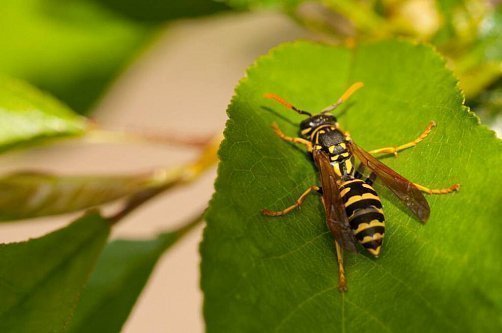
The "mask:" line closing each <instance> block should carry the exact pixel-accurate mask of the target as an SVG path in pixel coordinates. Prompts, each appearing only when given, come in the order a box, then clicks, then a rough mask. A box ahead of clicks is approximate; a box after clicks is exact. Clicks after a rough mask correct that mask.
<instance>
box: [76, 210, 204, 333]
mask: <svg viewBox="0 0 502 333" xmlns="http://www.w3.org/2000/svg"><path fill="white" fill-rule="evenodd" d="M201 221H202V216H199V217H197V218H196V219H194V220H193V221H191V222H190V223H188V224H186V225H184V226H183V227H182V228H180V229H178V230H175V231H172V232H166V233H162V234H159V236H158V237H157V238H154V239H149V240H125V239H119V240H115V241H113V242H111V243H109V244H108V245H107V246H106V248H105V250H104V251H103V253H102V254H101V257H100V258H99V261H98V264H97V266H96V270H95V271H94V272H93V274H92V276H91V278H90V280H89V283H88V284H87V286H86V287H85V290H84V292H83V293H82V298H81V301H80V303H79V305H78V307H77V310H76V312H75V315H74V318H73V320H72V323H71V325H70V328H69V332H74V333H77V332H82V333H85V332H93V333H99V332H103V333H110V332H120V331H121V329H122V326H123V325H124V323H125V322H126V320H127V318H128V316H129V314H130V313H131V311H132V309H133V306H134V304H135V303H136V301H137V300H138V297H139V295H140V293H141V292H142V290H143V288H144V287H145V285H146V283H147V281H148V279H149V278H150V275H151V273H152V271H153V269H154V267H155V265H156V264H157V261H158V260H159V258H160V257H161V256H162V254H164V253H165V252H166V251H167V250H168V249H169V248H170V247H171V246H172V245H174V243H175V242H176V241H177V240H179V239H180V238H181V237H183V236H184V235H185V234H186V233H187V232H188V231H190V230H191V229H192V228H193V227H194V226H196V225H198V224H199V223H200V222H201Z"/></svg>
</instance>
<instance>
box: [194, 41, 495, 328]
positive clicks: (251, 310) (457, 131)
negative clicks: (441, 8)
mask: <svg viewBox="0 0 502 333" xmlns="http://www.w3.org/2000/svg"><path fill="white" fill-rule="evenodd" d="M356 81H362V82H364V84H365V87H364V88H363V89H361V90H359V91H358V92H357V93H356V94H355V95H354V96H353V97H351V99H350V100H349V101H348V102H347V103H346V105H343V106H342V107H341V108H340V109H339V110H338V111H337V112H336V114H337V115H340V116H339V120H340V123H341V126H342V128H343V129H345V130H348V131H350V133H351V137H352V138H353V139H354V140H355V141H356V142H357V143H358V144H359V145H361V146H362V147H365V148H366V149H375V148H380V147H384V146H393V145H396V144H403V143H405V142H408V141H409V140H411V139H413V138H415V137H416V136H417V135H419V134H420V133H421V132H422V131H423V129H424V128H425V127H426V125H427V124H428V123H429V121H431V120H435V121H436V122H437V125H438V126H437V127H436V128H435V129H434V130H433V132H432V133H431V134H430V136H429V137H427V139H426V140H425V141H424V142H422V143H420V144H419V145H417V146H416V147H414V148H413V149H410V150H408V151H405V152H402V153H400V155H399V157H398V158H392V157H388V158H385V159H384V162H385V163H386V164H387V165H389V166H390V167H392V168H393V169H395V170H396V171H398V172H399V173H401V174H402V175H404V176H405V177H406V178H408V179H411V180H412V181H416V182H418V183H421V184H424V185H427V186H430V187H434V188H438V187H444V186H449V185H451V184H453V183H461V185H462V187H461V190H460V192H459V193H455V194H450V195H447V196H428V198H427V199H428V202H429V204H430V206H431V218H430V220H429V222H428V224H427V225H423V224H421V223H419V222H418V221H416V220H415V219H413V218H412V216H410V214H409V212H408V211H407V210H405V209H403V207H402V206H401V205H400V203H399V202H398V201H397V200H396V198H395V197H393V196H392V195H390V196H389V195H387V194H388V191H384V189H383V188H381V187H377V190H378V191H380V194H381V195H382V202H383V205H384V211H385V214H386V220H387V231H386V234H385V241H384V249H383V253H382V255H381V256H380V258H378V259H374V258H371V257H370V256H369V255H368V254H366V253H359V254H346V255H345V262H346V272H347V279H348V287H349V291H348V292H347V293H346V294H341V293H340V292H339V291H338V290H337V287H338V275H337V261H336V254H335V251H334V245H333V238H332V235H331V234H330V233H329V231H328V229H327V227H326V225H325V221H324V209H323V207H322V203H321V202H320V200H319V198H316V197H315V196H312V197H309V198H308V199H307V200H306V202H305V203H304V205H303V206H302V208H301V209H299V210H295V211H294V212H292V213H291V214H289V215H287V216H284V217H280V218H272V217H265V216H263V215H262V214H261V213H260V212H261V210H262V209H263V208H268V209H273V210H280V209H283V208H285V207H287V206H289V205H291V204H292V203H294V201H295V200H296V199H297V198H298V196H299V195H300V194H301V193H302V192H303V191H304V190H305V189H306V188H307V187H308V186H310V185H313V184H318V179H317V173H316V171H315V168H314V166H313V163H312V161H311V159H310V158H308V157H307V154H306V152H305V151H304V149H302V147H293V146H292V145H291V144H288V143H286V142H284V141H282V140H280V139H279V138H278V137H277V136H275V135H274V133H273V131H272V129H271V124H272V123H273V122H277V123H278V124H279V126H280V127H281V128H282V130H283V131H284V132H285V133H286V134H287V135H290V136H296V134H297V132H298V123H299V122H300V121H301V120H303V119H304V117H302V116H301V115H298V114H295V113H294V112H290V111H289V110H287V109H285V108H284V107H283V106H281V105H279V104H278V103H273V102H272V101H269V100H266V99H264V98H263V94H264V93H276V94H278V95H280V96H282V97H284V98H285V99H286V100H287V101H289V102H291V103H292V104H294V105H295V106H297V107H298V108H300V109H303V110H308V111H312V112H318V111H319V110H321V109H322V108H323V107H325V106H327V105H330V104H331V103H333V102H334V101H336V100H337V99H338V98H339V96H341V94H342V93H343V91H345V89H347V88H348V87H349V86H350V85H351V83H354V82H356ZM462 102H463V96H462V94H461V93H460V91H459V90H458V87H457V81H456V80H455V79H454V77H453V75H452V73H451V72H450V71H448V70H447V69H446V68H445V63H444V60H443V59H442V58H441V57H440V56H439V55H438V53H437V52H435V51H434V50H433V49H432V48H430V47H428V46H424V45H420V44H418V45H417V44H411V43H407V42H398V41H386V42H375V43H363V44H360V45H359V46H357V47H355V48H352V49H347V48H343V47H330V46H325V45H320V44H311V43H306V42H296V43H292V44H285V45H282V46H279V47H277V48H276V49H275V50H273V51H272V52H271V53H269V54H268V55H266V56H263V57H262V58H260V59H259V60H258V61H257V62H256V63H255V64H254V65H252V66H251V67H250V69H249V70H248V72H247V74H246V76H245V78H244V79H243V80H242V81H241V83H240V84H239V86H238V87H237V88H236V94H235V96H234V98H233V100H232V103H231V105H230V106H229V109H228V114H229V117H230V119H229V121H228V122H227V127H226V130H225V141H224V142H223V143H222V145H221V149H220V152H219V155H220V158H221V162H220V164H219V170H218V179H217V181H216V184H215V188H216V193H215V195H214V197H213V200H212V201H211V203H210V207H209V209H208V212H207V215H206V221H207V227H206V229H205V232H204V240H203V243H202V245H201V254H202V266H201V269H202V289H203V291H204V294H205V303H204V315H205V319H206V324H207V331H208V332H259V331H276V332H333V331H340V332H375V331H390V332H401V331H403V329H404V330H405V331H406V332H452V331H454V332H498V331H500V330H502V326H501V325H502V324H501V322H500V321H499V320H497V319H496V318H499V314H500V313H501V312H502V285H501V283H500V276H501V275H502V267H501V265H500V264H499V261H500V260H499V258H500V256H501V255H502V253H501V247H500V246H499V244H500V243H501V242H502V225H501V224H498V223H493V221H497V220H498V219H499V217H500V215H501V214H502V211H501V206H500V202H501V200H502V189H501V187H500V186H497V185H496V184H500V183H502V178H501V177H502V174H501V173H500V172H497V171H496V170H499V169H500V160H501V159H500V156H502V151H501V148H502V144H501V142H500V140H497V139H496V137H495V135H494V133H493V132H491V131H489V130H488V129H487V128H486V127H484V126H481V125H479V123H478V119H477V118H476V116H474V115H473V114H472V113H470V112H469V111H468V110H467V108H466V107H465V106H463V105H462ZM480 170H485V171H486V170H490V171H488V172H480ZM459 314H462V315H461V316H459Z"/></svg>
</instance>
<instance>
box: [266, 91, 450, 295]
mask: <svg viewBox="0 0 502 333" xmlns="http://www.w3.org/2000/svg"><path fill="white" fill-rule="evenodd" d="M361 87H363V83H362V82H356V83H354V84H353V85H352V86H350V87H349V89H347V91H345V93H344V94H343V95H342V96H341V97H340V98H339V99H338V100H337V101H336V103H334V104H332V105H330V106H328V107H326V108H325V109H323V110H322V111H321V112H320V113H319V114H315V115H312V114H311V113H310V112H307V111H304V110H300V109H298V108H297V107H295V106H294V105H292V104H290V103H289V102H287V101H285V100H284V99H283V98H281V97H279V96H277V95H275V94H270V93H269V94H265V95H264V97H266V98H269V99H272V100H275V101H276V102H279V103H280V104H282V105H283V106H285V107H286V108H288V109H290V110H293V111H295V112H297V113H299V114H301V115H304V116H307V117H308V118H307V119H305V120H303V121H302V122H301V123H300V130H299V136H300V137H289V136H287V135H285V134H284V133H283V132H282V131H281V130H280V128H279V127H278V125H277V124H276V123H274V124H273V126H272V127H273V129H274V131H275V133H276V134H277V136H279V138H281V139H282V140H284V141H287V142H291V143H295V144H301V145H304V146H305V147H306V148H307V151H308V152H309V153H310V154H312V158H313V160H314V162H315V165H316V167H317V169H318V171H319V179H320V183H321V184H320V186H318V185H313V186H310V187H309V188H308V189H307V190H306V191H305V192H304V193H303V194H302V195H301V196H300V197H299V198H298V200H296V202H295V203H294V204H293V205H291V206H289V207H287V208H285V209H283V210H280V211H272V210H268V209H263V210H262V213H263V214H264V215H268V216H281V215H285V214H288V213H289V212H291V211H292V210H294V209H295V208H297V207H299V206H300V205H301V204H302V203H303V202H304V200H305V198H306V197H307V196H308V194H309V193H319V194H321V195H322V202H323V206H324V209H325V215H326V224H327V226H328V228H329V230H330V231H331V233H332V235H333V237H334V243H335V248H336V253H337V261H338V277H339V286H338V288H339V290H340V291H341V292H344V291H346V290H347V282H346V278H345V270H344V266H343V250H345V251H348V252H357V247H356V244H357V243H359V244H360V245H361V246H362V247H363V248H364V249H366V250H367V251H368V252H369V253H370V254H371V255H372V256H374V257H378V256H379V254H380V251H381V247H382V242H383V237H384V234H385V217H384V212H383V208H382V202H381V200H380V197H379V196H378V194H377V192H376V191H375V189H374V188H373V183H374V181H375V180H377V179H378V180H380V181H381V183H383V185H384V186H386V187H387V188H389V189H390V191H391V192H393V193H394V194H395V195H396V196H397V198H398V199H399V200H401V201H402V202H403V203H404V205H405V206H406V207H407V208H408V209H410V211H411V212H412V213H413V214H414V215H415V216H416V217H417V218H418V219H419V220H420V221H422V222H424V223H425V222H426V221H427V219H428V218H429V215H430V208H429V204H428V203H427V200H426V199H425V197H424V195H423V194H422V192H424V193H428V194H447V193H451V192H454V191H457V190H458V189H459V187H460V185H459V184H454V185H452V186H450V187H448V188H444V189H430V188H427V187H425V186H422V185H420V184H417V183H412V182H410V181H409V180H407V179H406V178H404V177H403V176H401V175H399V174H398V173H397V172H395V171H394V170H392V169H391V168H389V167H388V166H386V165H385V164H383V163H382V162H380V161H379V160H378V159H377V158H376V157H374V155H376V156H384V155H388V154H394V155H395V156H397V154H398V152H400V151H402V150H404V149H407V148H411V147H413V146H415V145H417V144H418V143H419V142H421V141H422V140H424V139H425V138H426V137H427V136H428V135H429V133H430V132H431V130H432V128H433V127H434V126H435V122H434V121H431V122H430V123H429V125H428V126H427V128H426V129H425V131H424V132H423V133H421V134H420V136H418V138H416V139H415V140H413V141H411V142H408V143H405V144H403V145H400V146H395V147H385V148H380V149H375V150H371V151H369V152H368V151H365V150H364V149H362V148H361V147H359V146H358V145H357V144H356V143H355V142H354V141H353V140H352V139H351V137H350V134H349V133H348V132H345V131H343V130H342V129H341V128H340V125H339V124H338V121H337V119H336V117H335V116H333V115H332V114H330V113H331V112H332V111H334V110H335V109H336V108H337V107H338V106H340V105H341V104H342V103H343V102H345V101H346V100H347V99H348V98H349V97H350V96H351V95H352V94H353V93H354V92H355V91H357V90H358V89H360V88H361ZM357 161H359V164H358V165H357V167H356V162H357ZM366 169H368V170H369V173H368V172H365V171H368V170H366Z"/></svg>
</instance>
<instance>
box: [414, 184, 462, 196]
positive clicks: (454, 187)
mask: <svg viewBox="0 0 502 333" xmlns="http://www.w3.org/2000/svg"><path fill="white" fill-rule="evenodd" d="M413 185H415V186H416V187H417V188H418V189H419V190H420V191H422V192H425V193H428V194H448V193H451V192H456V191H458V190H459V189H460V184H453V185H452V186H450V187H447V188H440V189H430V188H428V187H425V186H423V185H420V184H417V183H413Z"/></svg>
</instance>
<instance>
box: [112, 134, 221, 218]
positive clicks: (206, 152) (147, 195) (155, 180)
mask: <svg viewBox="0 0 502 333" xmlns="http://www.w3.org/2000/svg"><path fill="white" fill-rule="evenodd" d="M221 140H222V136H221V135H218V136H216V137H215V138H213V139H212V140H211V141H210V142H209V143H207V144H206V146H205V147H204V149H203V150H202V152H201V153H200V155H199V157H198V158H197V159H196V160H195V161H193V162H191V163H188V164H186V165H184V166H182V167H179V168H176V169H169V170H167V169H161V170H159V171H157V172H155V173H154V176H153V177H152V179H151V182H152V185H151V186H150V187H149V188H146V189H145V190H143V191H141V192H138V193H136V194H134V195H132V196H131V197H130V198H129V199H128V200H127V201H126V202H125V204H124V206H123V208H122V209H120V210H119V211H118V212H117V213H115V214H114V215H112V216H110V217H108V220H109V221H110V224H111V225H114V224H116V223H118V222H119V221H121V220H122V219H124V218H125V217H126V216H128V215H129V214H131V213H132V212H133V211H135V210H136V209H137V208H139V207H141V206H142V205H143V204H144V203H146V202H148V201H150V200H151V199H152V198H155V197H156V196H158V195H159V194H161V193H163V192H165V191H167V190H169V189H172V188H174V187H175V186H178V185H182V184H188V183H191V182H193V181H195V180H196V179H197V178H199V177H200V176H201V175H202V174H203V173H204V172H205V171H207V170H208V169H210V168H211V167H212V166H213V165H215V164H216V163H217V161H218V156H217V151H218V148H219V145H220V142H221Z"/></svg>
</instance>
